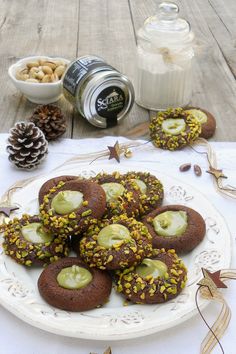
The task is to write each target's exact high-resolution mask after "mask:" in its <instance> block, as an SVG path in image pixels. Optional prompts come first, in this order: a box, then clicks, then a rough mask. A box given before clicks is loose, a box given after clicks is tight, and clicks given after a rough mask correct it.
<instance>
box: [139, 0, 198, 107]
mask: <svg viewBox="0 0 236 354" xmlns="http://www.w3.org/2000/svg"><path fill="white" fill-rule="evenodd" d="M178 13H179V8H178V6H177V5H176V4H175V3H173V2H162V3H161V4H160V5H159V8H158V12H157V14H156V15H155V16H152V17H149V18H147V19H146V21H145V22H144V25H143V27H142V28H141V29H140V30H139V31H138V45H137V68H136V83H135V89H136V90H135V93H136V102H137V104H139V105H140V106H142V107H145V108H148V109H151V110H164V109H166V108H168V107H181V106H185V105H187V104H188V103H189V102H190V100H191V95H192V72H193V58H194V50H193V39H194V35H193V32H192V31H191V27H190V24H189V23H188V22H187V21H186V20H184V19H182V18H180V17H179V16H178Z"/></svg>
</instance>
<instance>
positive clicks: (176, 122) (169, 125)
mask: <svg viewBox="0 0 236 354" xmlns="http://www.w3.org/2000/svg"><path fill="white" fill-rule="evenodd" d="M185 128H186V123H185V120H184V119H182V118H168V119H165V120H164V121H163V122H162V130H163V131H164V132H165V133H166V134H170V135H179V134H180V133H182V132H184V131H185Z"/></svg>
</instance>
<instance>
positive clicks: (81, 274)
mask: <svg viewBox="0 0 236 354" xmlns="http://www.w3.org/2000/svg"><path fill="white" fill-rule="evenodd" d="M92 279H93V276H92V274H91V273H90V271H89V270H88V269H86V268H83V267H80V266H78V265H73V266H72V267H67V268H63V269H62V270H61V271H60V273H58V275H57V282H58V284H59V285H60V286H61V287H62V288H65V289H71V290H76V289H82V288H84V287H85V286H87V285H88V284H89V283H90V282H91V281H92Z"/></svg>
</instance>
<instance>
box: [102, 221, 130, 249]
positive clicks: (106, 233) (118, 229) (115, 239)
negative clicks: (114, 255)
mask: <svg viewBox="0 0 236 354" xmlns="http://www.w3.org/2000/svg"><path fill="white" fill-rule="evenodd" d="M131 240H132V237H131V235H130V232H129V230H128V229H127V227H125V226H123V225H119V224H112V225H108V226H105V227H104V228H103V229H102V230H101V231H100V232H99V234H98V238H97V242H98V244H99V246H102V247H104V248H107V249H109V248H112V246H115V245H119V244H122V243H123V242H129V241H131Z"/></svg>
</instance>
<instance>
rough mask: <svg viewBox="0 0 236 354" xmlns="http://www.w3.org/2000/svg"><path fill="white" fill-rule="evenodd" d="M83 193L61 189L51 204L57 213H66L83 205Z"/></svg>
mask: <svg viewBox="0 0 236 354" xmlns="http://www.w3.org/2000/svg"><path fill="white" fill-rule="evenodd" d="M82 203H83V194H82V193H81V192H77V191H69V190H68V191H61V192H58V193H57V195H56V196H55V197H54V198H53V199H52V203H51V206H52V208H53V209H54V210H55V212H56V213H57V214H60V215H65V214H69V213H71V212H72V211H74V210H76V209H78V208H80V207H81V205H82Z"/></svg>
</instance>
